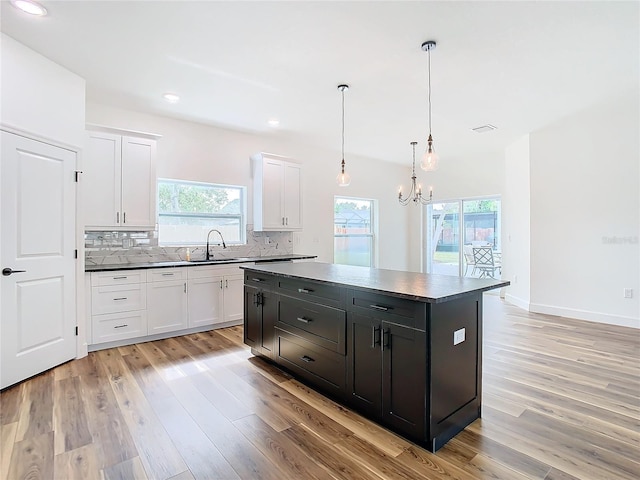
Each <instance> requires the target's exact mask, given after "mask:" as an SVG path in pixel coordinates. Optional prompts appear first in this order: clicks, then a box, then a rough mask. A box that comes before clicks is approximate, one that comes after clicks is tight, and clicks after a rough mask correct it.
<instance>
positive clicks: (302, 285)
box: [278, 278, 344, 307]
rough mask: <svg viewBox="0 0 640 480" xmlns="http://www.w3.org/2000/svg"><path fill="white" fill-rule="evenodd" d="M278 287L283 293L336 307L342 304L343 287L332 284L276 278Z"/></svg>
mask: <svg viewBox="0 0 640 480" xmlns="http://www.w3.org/2000/svg"><path fill="white" fill-rule="evenodd" d="M278 288H279V290H280V293H282V294H283V295H290V296H292V297H296V298H300V299H302V300H307V301H310V302H314V301H315V302H318V303H322V304H325V305H333V306H336V307H342V306H343V303H342V301H343V298H344V296H343V292H344V289H343V288H340V287H335V286H333V285H326V284H323V283H316V282H310V281H308V280H304V279H290V278H285V279H278Z"/></svg>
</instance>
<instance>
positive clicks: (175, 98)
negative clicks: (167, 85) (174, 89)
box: [162, 93, 180, 103]
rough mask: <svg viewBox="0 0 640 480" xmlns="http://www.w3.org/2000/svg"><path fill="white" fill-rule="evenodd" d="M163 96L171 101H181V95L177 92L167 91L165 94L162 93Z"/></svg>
mask: <svg viewBox="0 0 640 480" xmlns="http://www.w3.org/2000/svg"><path fill="white" fill-rule="evenodd" d="M162 98H164V99H165V100H166V101H167V102H169V103H178V102H179V101H180V97H179V96H178V95H176V94H175V93H165V94H164V95H162Z"/></svg>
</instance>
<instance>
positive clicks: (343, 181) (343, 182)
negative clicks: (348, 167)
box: [336, 172, 351, 187]
mask: <svg viewBox="0 0 640 480" xmlns="http://www.w3.org/2000/svg"><path fill="white" fill-rule="evenodd" d="M336 181H337V182H338V186H339V187H348V186H349V185H350V184H351V175H349V174H348V173H347V172H341V173H339V174H338V176H337V177H336Z"/></svg>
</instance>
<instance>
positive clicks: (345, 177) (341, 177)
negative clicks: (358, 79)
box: [336, 84, 351, 187]
mask: <svg viewBox="0 0 640 480" xmlns="http://www.w3.org/2000/svg"><path fill="white" fill-rule="evenodd" d="M338 90H340V91H341V92H342V163H341V164H340V173H339V174H338V176H337V177H336V181H337V182H338V186H339V187H348V186H349V184H350V183H351V175H349V174H348V173H347V172H345V171H344V165H345V163H344V92H345V90H349V85H345V84H342V85H338Z"/></svg>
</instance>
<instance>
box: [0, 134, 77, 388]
mask: <svg viewBox="0 0 640 480" xmlns="http://www.w3.org/2000/svg"><path fill="white" fill-rule="evenodd" d="M1 138H2V147H1V148H2V149H1V153H2V157H1V160H2V162H1V166H0V187H1V191H0V203H1V204H0V220H1V225H2V231H1V232H0V268H2V269H3V271H4V269H11V270H12V271H16V272H15V273H12V274H10V275H5V274H3V275H1V276H0V314H1V319H0V338H1V340H0V347H1V352H0V388H4V387H7V386H9V385H13V384H14V383H17V382H19V381H21V380H24V379H26V378H29V377H31V376H33V375H36V374H38V373H40V372H43V371H45V370H47V369H49V368H51V367H54V366H56V365H58V364H60V363H63V362H65V361H67V360H70V359H72V358H74V357H75V356H76V336H75V327H76V303H75V300H76V281H75V275H76V265H75V262H76V260H75V256H74V250H75V247H76V245H75V243H76V239H75V235H76V226H75V225H76V205H75V204H76V183H75V180H74V178H75V168H76V157H77V155H76V152H73V151H71V150H66V149H63V148H59V147H56V146H53V145H49V144H47V143H43V142H39V141H36V140H33V139H30V138H27V137H24V136H20V135H16V134H13V133H8V132H4V131H3V132H2V137H1ZM17 271H23V272H17ZM5 273H7V272H5Z"/></svg>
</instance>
